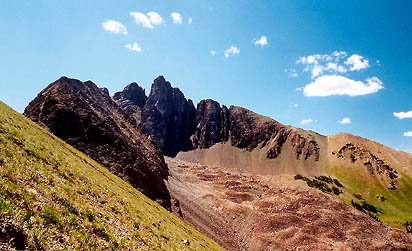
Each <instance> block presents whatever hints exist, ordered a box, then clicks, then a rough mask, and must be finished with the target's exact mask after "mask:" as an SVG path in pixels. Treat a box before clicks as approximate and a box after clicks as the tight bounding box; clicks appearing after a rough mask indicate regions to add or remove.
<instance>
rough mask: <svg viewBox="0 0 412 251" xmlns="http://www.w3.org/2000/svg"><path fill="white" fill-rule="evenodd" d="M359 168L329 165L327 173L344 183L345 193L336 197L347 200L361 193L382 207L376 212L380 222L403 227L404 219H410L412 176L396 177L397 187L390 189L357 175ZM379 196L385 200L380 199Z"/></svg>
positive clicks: (378, 206) (411, 210)
mask: <svg viewBox="0 0 412 251" xmlns="http://www.w3.org/2000/svg"><path fill="white" fill-rule="evenodd" d="M360 168H361V167H356V168H348V166H346V167H342V166H334V167H333V168H329V172H328V173H329V174H330V175H332V176H334V177H337V178H338V179H339V181H341V182H342V184H343V185H344V186H345V188H343V189H342V190H343V191H344V194H343V195H340V196H339V197H340V198H341V199H343V200H344V201H346V202H347V203H348V204H350V203H351V200H354V201H358V202H359V201H362V200H358V199H356V198H355V196H353V195H354V194H359V195H361V196H362V198H363V199H364V201H367V202H368V203H370V204H372V205H374V206H375V207H376V208H378V209H379V210H380V211H382V213H379V214H378V218H379V219H380V220H381V221H382V222H383V223H385V224H387V225H389V226H392V227H396V228H399V229H402V230H404V231H405V226H404V224H405V222H406V221H412V199H411V198H412V180H411V179H410V178H409V177H407V176H403V177H401V178H400V179H399V183H398V185H397V187H398V189H396V190H389V189H388V185H387V184H386V183H384V182H380V181H379V180H372V179H370V178H369V179H368V177H366V176H363V175H359V169H360ZM381 196H384V197H385V198H386V200H385V201H382V200H381V199H380V197H381Z"/></svg>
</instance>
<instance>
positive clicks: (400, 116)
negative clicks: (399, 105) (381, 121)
mask: <svg viewBox="0 0 412 251" xmlns="http://www.w3.org/2000/svg"><path fill="white" fill-rule="evenodd" d="M393 116H395V117H397V118H398V119H410V118H412V111H409V112H394V113H393Z"/></svg>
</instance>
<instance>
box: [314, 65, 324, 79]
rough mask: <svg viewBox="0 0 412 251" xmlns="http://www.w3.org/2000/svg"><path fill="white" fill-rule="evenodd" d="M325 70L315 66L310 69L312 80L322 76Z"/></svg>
mask: <svg viewBox="0 0 412 251" xmlns="http://www.w3.org/2000/svg"><path fill="white" fill-rule="evenodd" d="M324 69H325V68H324V67H323V66H321V65H318V64H315V65H314V66H313V68H312V78H315V77H317V76H319V75H321V74H322V72H323V70H324Z"/></svg>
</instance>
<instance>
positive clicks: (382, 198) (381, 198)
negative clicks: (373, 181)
mask: <svg viewBox="0 0 412 251" xmlns="http://www.w3.org/2000/svg"><path fill="white" fill-rule="evenodd" d="M379 199H380V200H381V201H382V202H383V201H385V200H387V199H386V197H385V196H379Z"/></svg>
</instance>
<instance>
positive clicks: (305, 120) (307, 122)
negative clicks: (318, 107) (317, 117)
mask: <svg viewBox="0 0 412 251" xmlns="http://www.w3.org/2000/svg"><path fill="white" fill-rule="evenodd" d="M312 122H313V120H312V119H304V120H302V121H300V123H301V124H302V125H307V124H309V123H312Z"/></svg>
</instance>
